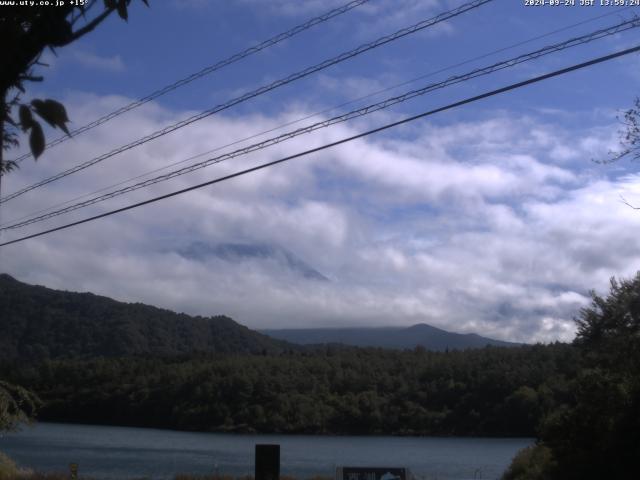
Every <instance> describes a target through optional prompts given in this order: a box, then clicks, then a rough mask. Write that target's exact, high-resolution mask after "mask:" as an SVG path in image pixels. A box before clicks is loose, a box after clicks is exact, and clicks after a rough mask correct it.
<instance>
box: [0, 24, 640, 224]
mask: <svg viewBox="0 0 640 480" xmlns="http://www.w3.org/2000/svg"><path fill="white" fill-rule="evenodd" d="M639 26H640V19H639V18H634V19H631V20H626V21H623V22H621V23H619V24H617V25H614V26H611V27H608V28H604V29H600V30H597V31H595V32H592V33H589V34H586V35H582V36H580V37H576V38H572V39H569V40H566V41H564V42H560V43H557V44H554V45H549V46H547V47H544V48H541V49H539V50H536V51H534V52H530V53H526V54H522V55H519V56H517V57H513V58H510V59H508V60H504V61H501V62H498V63H495V64H493V65H490V66H487V67H482V68H478V69H475V70H472V71H471V72H469V73H466V74H463V75H456V76H452V77H449V78H448V79H446V80H444V81H442V82H438V83H432V84H429V85H427V86H425V87H422V88H419V89H416V90H411V91H409V92H406V93H404V94H402V95H398V96H395V97H391V98H387V99H385V100H383V101H381V102H378V103H374V104H371V105H368V106H366V107H362V108H359V109H357V110H352V111H350V112H347V113H345V114H342V115H338V116H335V117H333V118H330V119H327V120H324V121H321V122H317V123H314V124H311V125H308V126H306V127H302V128H299V129H297V130H292V131H290V132H286V133H283V134H281V135H278V136H276V137H272V138H270V139H267V140H264V141H262V142H258V143H254V144H252V145H248V146H246V147H243V148H240V149H238V150H235V151H233V152H229V153H225V154H222V155H219V156H216V157H213V158H209V159H207V160H204V161H202V162H199V163H195V164H193V165H189V166H187V167H183V168H181V169H178V170H174V171H172V172H169V173H166V174H164V175H160V176H157V177H154V178H151V179H148V180H145V181H142V182H138V183H136V184H133V185H130V186H128V187H124V188H121V189H118V190H114V191H112V192H109V193H106V194H104V195H100V196H97V197H93V198H90V199H88V200H85V201H83V202H78V203H75V204H73V205H69V206H67V207H64V208H60V209H58V210H54V211H52V212H49V213H46V214H43V215H39V216H35V217H33V218H30V219H28V220H24V221H17V222H15V223H13V224H11V225H7V226H4V227H2V228H0V232H2V231H6V230H13V229H17V228H21V227H24V226H27V225H31V224H33V223H37V222H41V221H44V220H48V219H50V218H54V217H57V216H59V215H63V214H65V213H69V212H72V211H74V210H78V209H80V208H84V207H87V206H89V205H93V204H95V203H98V202H102V201H105V200H108V199H111V198H114V197H117V196H120V195H124V194H126V193H130V192H133V191H135V190H139V189H141V188H145V187H149V186H151V185H155V184H156V183H160V182H163V181H166V180H169V179H172V178H175V177H178V176H181V175H185V174H187V173H191V172H193V171H196V170H199V169H201V168H205V167H208V166H210V165H212V164H216V163H220V162H223V161H226V160H230V159H232V158H236V157H239V156H242V155H246V154H249V153H252V152H255V151H258V150H262V149H264V148H267V147H270V146H272V145H276V144H278V143H281V142H283V141H286V140H290V139H292V138H295V137H297V136H300V135H303V134H307V133H310V132H313V131H315V130H319V129H321V128H327V127H329V126H332V125H336V124H338V123H343V122H346V121H349V120H351V119H354V118H357V117H362V116H365V115H369V114H371V113H373V112H377V111H380V110H383V109H386V108H389V107H391V106H393V105H396V104H399V103H402V102H405V101H408V100H411V99H413V98H416V97H418V96H421V95H425V94H426V93H429V92H432V91H435V90H438V89H442V88H446V87H449V86H451V85H455V84H458V83H462V82H466V81H469V80H471V79H473V78H478V77H480V76H485V75H489V74H491V73H494V72H497V71H500V70H504V69H506V68H510V67H513V66H516V65H519V64H522V63H525V62H529V61H532V60H536V59H538V58H540V57H542V56H545V55H549V54H551V53H555V52H558V51H561V50H565V49H567V48H571V47H575V46H578V45H584V44H586V43H589V42H592V41H594V40H598V39H601V38H604V37H608V36H611V35H614V34H617V33H620V32H623V31H626V30H629V29H631V28H637V27H639Z"/></svg>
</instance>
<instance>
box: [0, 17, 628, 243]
mask: <svg viewBox="0 0 640 480" xmlns="http://www.w3.org/2000/svg"><path fill="white" fill-rule="evenodd" d="M631 8H633V7H624V8H621V9H619V10H615V11H612V12H608V13H604V14H602V15H597V16H595V17H591V18H588V19H586V20H583V21H581V22H577V23H573V24H571V25H567V26H564V27H562V28H559V29H556V30H552V31H549V32H546V33H543V34H541V35H537V36H535V37H531V38H528V39H527V40H523V41H520V42H517V43H513V44H511V45H508V46H506V47H502V48H499V49H497V50H493V51H491V52H487V53H484V54H482V55H479V56H477V57H473V58H471V59H467V60H464V61H462V62H459V63H456V64H454V65H449V66H447V67H444V68H441V69H439V70H436V71H433V72H429V73H427V74H424V75H420V76H418V77H415V78H412V79H411V80H407V81H404V82H402V83H397V84H395V85H391V86H388V87H385V88H383V89H380V90H376V91H374V92H371V93H368V94H367V95H363V96H361V97H358V98H355V99H353V100H349V101H347V102H344V103H341V104H339V105H336V106H334V107H330V108H326V109H324V110H321V111H318V112H315V113H311V114H309V115H306V116H304V117H301V118H298V119H296V120H292V121H289V122H286V123H283V124H280V125H278V126H276V127H273V128H269V129H267V130H263V131H261V132H258V133H255V134H252V135H250V136H248V137H244V138H241V139H238V140H234V141H233V142H231V143H227V144H225V145H221V146H218V147H216V148H213V149H211V150H207V151H205V152H202V153H198V154H196V155H192V156H190V157H187V158H185V159H182V160H179V161H177V162H173V163H170V164H168V165H165V166H162V167H159V168H155V169H153V170H149V171H147V172H144V173H141V174H140V175H136V176H134V177H130V178H127V179H125V180H121V181H119V182H117V183H115V184H111V185H108V186H106V187H103V188H100V189H98V190H94V191H93V192H90V193H85V194H82V195H80V196H77V197H74V198H72V199H69V200H65V201H64V202H60V203H57V204H54V205H52V206H50V207H47V208H43V209H40V210H37V211H35V212H31V213H29V214H26V215H23V216H21V217H17V218H15V219H13V220H11V221H10V222H4V223H3V222H1V221H0V231H1V227H4V226H6V225H8V224H9V223H12V222H13V223H16V222H18V221H20V220H24V219H26V218H32V217H35V216H36V215H38V214H41V213H44V212H49V211H51V210H55V209H57V208H60V207H63V206H64V205H69V204H71V203H73V202H77V201H78V200H81V199H83V198H87V197H90V196H92V195H96V194H98V193H101V192H105V191H107V190H109V189H111V188H116V187H119V186H121V185H125V184H127V183H129V182H133V181H134V180H139V179H141V178H144V177H146V176H149V175H152V174H154V173H158V172H161V171H163V170H167V169H169V168H171V167H176V166H178V165H182V164H184V163H187V162H189V161H191V160H195V159H196V158H200V157H203V156H205V155H209V154H211V153H215V152H218V151H220V150H223V149H225V148H228V147H232V146H234V145H238V144H240V143H243V142H246V141H248V140H252V139H254V138H258V137H261V136H262V135H266V134H267V133H271V132H275V131H277V130H281V129H283V128H285V127H289V126H291V125H295V124H298V123H301V122H303V121H305V120H309V119H311V118H315V117H318V116H320V115H323V114H325V113H328V112H332V111H334V110H338V109H340V108H343V107H346V106H348V105H352V104H354V103H357V102H360V101H362V100H366V99H369V98H372V97H375V96H377V95H380V94H381V93H386V92H389V91H391V90H395V89H397V88H399V87H403V86H405V85H410V84H412V83H415V82H417V81H418V80H422V79H425V78H429V77H433V76H434V75H437V74H438V73H442V72H446V71H449V70H453V69H455V68H457V67H461V66H463V65H467V64H469V63H473V62H476V61H478V60H482V59H483V58H487V57H491V56H494V55H496V54H498V53H501V52H504V51H507V50H512V49H514V48H516V47H520V46H522V45H526V44H528V43H532V42H535V41H536V40H540V39H542V38H546V37H549V36H552V35H555V34H557V33H561V32H564V31H567V30H570V29H573V28H575V27H578V26H581V25H585V24H587V23H591V22H594V21H596V20H600V19H602V18H604V17H608V16H611V15H616V14H620V13H622V12H623V11H625V10H629V9H631Z"/></svg>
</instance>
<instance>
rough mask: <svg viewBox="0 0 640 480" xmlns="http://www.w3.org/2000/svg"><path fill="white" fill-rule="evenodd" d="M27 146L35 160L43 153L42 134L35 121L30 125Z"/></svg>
mask: <svg viewBox="0 0 640 480" xmlns="http://www.w3.org/2000/svg"><path fill="white" fill-rule="evenodd" d="M29 146H30V147H31V153H32V154H33V156H34V157H35V159H36V160H37V159H38V157H39V156H40V155H42V152H44V133H43V131H42V127H41V126H40V124H39V123H38V122H36V121H34V122H33V125H31V135H29Z"/></svg>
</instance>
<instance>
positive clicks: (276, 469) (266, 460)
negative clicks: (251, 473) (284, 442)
mask: <svg viewBox="0 0 640 480" xmlns="http://www.w3.org/2000/svg"><path fill="white" fill-rule="evenodd" d="M279 479H280V445H256V474H255V480H279Z"/></svg>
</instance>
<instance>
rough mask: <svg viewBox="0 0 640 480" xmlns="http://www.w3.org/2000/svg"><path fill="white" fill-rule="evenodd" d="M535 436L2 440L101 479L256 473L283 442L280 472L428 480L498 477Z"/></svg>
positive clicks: (40, 429) (119, 430)
mask: <svg viewBox="0 0 640 480" xmlns="http://www.w3.org/2000/svg"><path fill="white" fill-rule="evenodd" d="M532 442H533V440H532V439H530V438H515V439H514V438H508V439H501V438H434V437H387V436H376V437H346V436H345V437H336V436H315V435H295V436H294V435H236V434H220V433H193V432H177V431H171V430H157V429H150V428H128V427H104V426H94V425H69V424H59V423H39V424H37V425H35V426H33V427H25V428H23V430H22V431H21V432H17V433H8V434H3V435H2V436H0V451H2V452H4V453H6V454H7V455H9V456H10V457H12V458H13V459H14V460H15V461H16V462H18V463H19V464H20V466H23V467H29V468H33V469H35V470H40V471H68V468H69V467H68V465H69V463H71V462H73V463H78V464H79V475H80V476H90V477H95V478H98V479H125V478H141V477H151V478H154V479H156V478H158V479H168V478H172V477H173V476H174V475H175V474H176V473H197V474H213V473H220V474H231V475H234V476H235V475H247V474H249V475H253V468H254V458H253V456H254V448H255V444H256V443H276V444H280V452H281V454H280V455H281V474H282V475H291V476H296V477H298V478H309V477H312V476H314V475H323V476H333V475H334V473H335V469H336V467H338V466H383V467H407V468H409V469H410V470H411V472H412V473H413V474H414V475H415V476H416V477H418V478H419V479H421V480H432V479H438V480H449V479H451V480H453V479H456V480H459V479H470V478H474V475H475V478H482V479H488V478H490V479H491V478H499V477H500V475H501V474H502V472H503V471H504V470H505V469H506V467H507V466H508V465H509V463H510V461H511V459H512V458H513V456H514V455H515V454H516V452H517V451H518V450H520V449H521V448H523V447H525V446H527V445H530V444H531V443H532Z"/></svg>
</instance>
